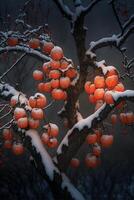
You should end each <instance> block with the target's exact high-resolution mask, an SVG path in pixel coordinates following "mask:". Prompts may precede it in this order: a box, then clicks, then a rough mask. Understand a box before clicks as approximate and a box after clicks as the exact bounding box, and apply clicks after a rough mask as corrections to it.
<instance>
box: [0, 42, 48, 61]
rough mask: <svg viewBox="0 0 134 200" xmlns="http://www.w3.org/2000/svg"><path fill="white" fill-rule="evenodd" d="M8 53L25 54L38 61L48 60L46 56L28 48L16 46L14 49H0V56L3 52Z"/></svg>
mask: <svg viewBox="0 0 134 200" xmlns="http://www.w3.org/2000/svg"><path fill="white" fill-rule="evenodd" d="M10 51H17V52H25V53H27V55H31V56H34V57H37V58H38V59H40V60H42V61H49V60H50V58H49V57H48V56H46V55H44V54H43V53H41V52H39V51H37V50H34V49H30V48H29V47H24V46H20V45H17V46H15V47H9V46H7V47H3V48H0V54H2V53H4V52H10Z"/></svg>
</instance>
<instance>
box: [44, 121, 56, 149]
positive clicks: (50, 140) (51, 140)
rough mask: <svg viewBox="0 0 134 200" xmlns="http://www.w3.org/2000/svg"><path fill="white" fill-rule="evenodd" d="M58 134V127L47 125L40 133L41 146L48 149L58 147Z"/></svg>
mask: <svg viewBox="0 0 134 200" xmlns="http://www.w3.org/2000/svg"><path fill="white" fill-rule="evenodd" d="M58 134H59V127H58V126H57V125H56V124H53V123H49V124H47V125H45V126H44V132H43V133H42V136H41V140H42V142H43V144H45V145H47V146H48V147H49V148H54V147H57V146H58V140H57V138H56V137H57V136H58Z"/></svg>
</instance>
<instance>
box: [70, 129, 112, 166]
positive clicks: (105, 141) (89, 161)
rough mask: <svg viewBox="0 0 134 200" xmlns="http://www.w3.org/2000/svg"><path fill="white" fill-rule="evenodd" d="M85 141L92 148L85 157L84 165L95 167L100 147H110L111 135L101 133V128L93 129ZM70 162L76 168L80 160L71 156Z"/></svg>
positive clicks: (99, 154) (98, 159) (98, 161)
mask: <svg viewBox="0 0 134 200" xmlns="http://www.w3.org/2000/svg"><path fill="white" fill-rule="evenodd" d="M86 143H87V144H88V145H90V147H92V148H91V152H90V153H88V154H87V155H86V157H85V165H86V166H87V167H88V168H95V167H97V166H98V164H99V163H100V156H101V147H103V148H108V147H110V146H111V145H112V144H113V135H108V134H105V135H103V134H102V130H101V129H95V130H94V132H93V133H92V134H88V136H87V137H86ZM76 163H77V164H76ZM70 164H71V166H72V167H74V168H76V167H79V164H80V161H79V160H78V159H77V158H73V159H72V160H71V163H70Z"/></svg>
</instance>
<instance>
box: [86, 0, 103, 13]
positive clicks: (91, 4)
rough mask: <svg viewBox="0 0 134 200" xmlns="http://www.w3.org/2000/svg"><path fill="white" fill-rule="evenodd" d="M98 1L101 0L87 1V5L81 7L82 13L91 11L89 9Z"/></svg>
mask: <svg viewBox="0 0 134 200" xmlns="http://www.w3.org/2000/svg"><path fill="white" fill-rule="evenodd" d="M100 1H101V0H93V1H91V3H89V5H88V6H87V7H85V8H84V9H83V13H84V14H88V13H89V12H90V11H91V9H92V8H93V7H94V6H95V5H96V4H97V3H99V2H100Z"/></svg>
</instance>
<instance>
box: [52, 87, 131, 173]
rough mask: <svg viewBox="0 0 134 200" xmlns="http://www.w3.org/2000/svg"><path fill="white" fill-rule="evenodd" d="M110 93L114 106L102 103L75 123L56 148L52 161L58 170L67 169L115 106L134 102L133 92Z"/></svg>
mask: <svg viewBox="0 0 134 200" xmlns="http://www.w3.org/2000/svg"><path fill="white" fill-rule="evenodd" d="M111 93H112V95H113V98H114V101H115V104H112V105H108V104H106V103H104V104H103V105H102V106H101V107H100V108H99V109H98V110H97V111H96V112H95V113H93V114H92V115H90V116H89V117H87V118H85V119H81V120H80V121H79V122H78V123H76V124H75V125H74V126H73V127H72V129H70V130H69V131H68V133H67V134H66V136H65V137H64V138H63V140H62V142H61V144H60V145H59V147H58V150H57V156H56V158H55V159H54V160H55V162H56V163H57V165H58V166H59V168H60V170H62V171H65V170H66V169H67V167H68V165H69V163H70V160H71V158H72V157H73V156H75V154H76V153H77V151H78V150H79V149H80V147H81V145H82V144H83V143H84V142H85V139H86V137H87V135H88V134H89V133H91V132H92V131H93V129H94V128H96V125H98V124H99V123H100V122H102V121H103V120H104V119H105V118H106V117H107V116H108V114H109V113H110V112H111V111H112V109H113V108H114V107H115V106H116V105H117V104H119V103H120V102H121V101H122V100H129V101H134V90H126V91H125V92H111Z"/></svg>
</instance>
